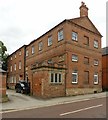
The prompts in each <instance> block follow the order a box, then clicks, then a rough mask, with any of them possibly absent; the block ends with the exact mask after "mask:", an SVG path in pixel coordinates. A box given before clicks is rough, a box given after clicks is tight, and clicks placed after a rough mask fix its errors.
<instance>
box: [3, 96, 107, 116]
mask: <svg viewBox="0 0 108 120" xmlns="http://www.w3.org/2000/svg"><path fill="white" fill-rule="evenodd" d="M106 101H108V97H107V98H97V99H91V100H86V101H80V102H74V103H66V104H62V105H55V106H50V107H42V108H34V109H29V110H21V111H5V112H4V113H3V114H2V117H3V118H106Z"/></svg>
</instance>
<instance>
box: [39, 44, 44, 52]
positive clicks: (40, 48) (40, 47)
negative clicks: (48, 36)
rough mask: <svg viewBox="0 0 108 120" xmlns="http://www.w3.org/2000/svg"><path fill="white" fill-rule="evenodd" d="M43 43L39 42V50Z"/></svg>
mask: <svg viewBox="0 0 108 120" xmlns="http://www.w3.org/2000/svg"><path fill="white" fill-rule="evenodd" d="M42 47H43V44H42V42H39V51H40V50H42Z"/></svg>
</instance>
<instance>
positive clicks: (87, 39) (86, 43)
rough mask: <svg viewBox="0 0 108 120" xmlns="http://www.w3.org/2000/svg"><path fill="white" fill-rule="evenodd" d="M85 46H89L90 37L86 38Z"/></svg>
mask: <svg viewBox="0 0 108 120" xmlns="http://www.w3.org/2000/svg"><path fill="white" fill-rule="evenodd" d="M84 45H86V46H89V37H87V36H84Z"/></svg>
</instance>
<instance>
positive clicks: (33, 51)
mask: <svg viewBox="0 0 108 120" xmlns="http://www.w3.org/2000/svg"><path fill="white" fill-rule="evenodd" d="M34 53H35V49H34V46H32V54H34Z"/></svg>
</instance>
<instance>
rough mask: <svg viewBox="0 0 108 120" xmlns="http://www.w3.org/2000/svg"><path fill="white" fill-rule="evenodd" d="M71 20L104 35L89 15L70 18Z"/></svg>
mask: <svg viewBox="0 0 108 120" xmlns="http://www.w3.org/2000/svg"><path fill="white" fill-rule="evenodd" d="M69 21H70V22H72V23H75V24H77V25H79V26H81V27H83V28H85V29H88V30H89V31H92V32H93V33H96V34H98V35H100V36H101V37H102V35H101V34H100V32H99V31H98V29H97V28H96V27H95V25H94V24H93V23H92V22H91V20H90V19H89V18H88V17H87V16H85V17H78V18H74V19H69Z"/></svg>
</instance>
